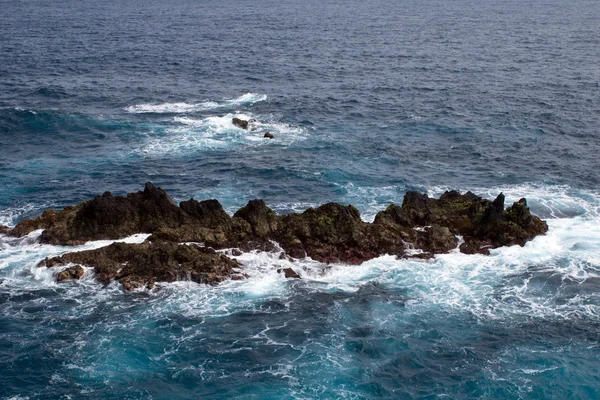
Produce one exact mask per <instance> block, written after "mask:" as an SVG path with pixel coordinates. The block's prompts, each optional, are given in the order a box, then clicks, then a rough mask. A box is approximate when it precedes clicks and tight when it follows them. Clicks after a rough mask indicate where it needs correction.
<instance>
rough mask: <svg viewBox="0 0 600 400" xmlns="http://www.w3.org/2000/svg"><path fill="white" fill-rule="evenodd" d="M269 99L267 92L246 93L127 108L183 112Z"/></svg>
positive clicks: (143, 111) (237, 105) (139, 110)
mask: <svg viewBox="0 0 600 400" xmlns="http://www.w3.org/2000/svg"><path fill="white" fill-rule="evenodd" d="M265 100H267V95H266V94H258V93H246V94H243V95H241V96H240V97H237V98H235V99H227V100H222V101H218V102H217V101H204V102H198V103H186V102H177V103H162V104H149V103H144V104H136V105H133V106H129V107H126V108H125V110H126V111H127V112H129V113H133V114H181V113H192V112H199V111H209V110H216V109H219V108H227V107H239V106H243V105H252V104H255V103H258V102H261V101H265Z"/></svg>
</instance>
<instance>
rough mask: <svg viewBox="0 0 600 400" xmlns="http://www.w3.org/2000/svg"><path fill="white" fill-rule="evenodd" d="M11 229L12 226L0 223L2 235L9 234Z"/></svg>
mask: <svg viewBox="0 0 600 400" xmlns="http://www.w3.org/2000/svg"><path fill="white" fill-rule="evenodd" d="M9 230H10V228H9V227H8V226H5V225H0V235H5V234H7V233H8V231H9Z"/></svg>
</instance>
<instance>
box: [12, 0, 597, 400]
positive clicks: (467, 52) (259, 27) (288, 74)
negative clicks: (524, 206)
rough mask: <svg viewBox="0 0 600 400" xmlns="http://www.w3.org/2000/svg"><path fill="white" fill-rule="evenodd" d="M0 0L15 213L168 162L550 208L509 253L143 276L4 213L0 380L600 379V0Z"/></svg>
mask: <svg viewBox="0 0 600 400" xmlns="http://www.w3.org/2000/svg"><path fill="white" fill-rule="evenodd" d="M0 10H1V11H0V225H2V224H4V225H10V226H13V225H14V224H16V223H17V222H18V221H19V220H21V219H22V218H25V217H28V216H34V215H37V214H39V213H41V212H42V211H43V210H44V209H46V208H61V207H64V206H66V205H69V204H75V203H78V202H80V201H83V200H85V199H88V198H90V197H92V196H94V195H96V194H100V193H102V192H104V191H106V190H110V191H112V192H113V193H114V194H125V193H127V192H131V191H136V190H139V189H141V188H142V187H143V184H144V183H145V182H146V181H152V182H153V183H154V184H155V185H157V186H161V187H162V188H164V189H165V190H166V191H167V192H168V193H169V194H170V195H172V196H173V198H174V199H175V200H185V199H189V198H190V197H193V198H196V199H199V200H202V199H207V198H217V199H219V200H220V201H221V203H222V204H223V205H224V207H225V208H226V209H227V210H228V211H230V212H232V211H234V210H235V209H236V208H237V207H240V206H242V205H244V204H245V203H246V202H247V201H248V200H250V199H254V198H263V199H265V201H266V203H267V204H268V205H269V206H270V207H272V208H273V209H275V210H276V211H278V212H280V213H285V212H290V211H300V210H304V209H306V208H308V207H310V206H314V205H317V204H321V203H323V202H328V201H336V202H341V203H345V204H348V203H351V204H354V205H355V206H357V208H358V209H359V210H360V211H361V213H362V216H363V218H364V219H365V220H372V218H373V217H374V215H375V214H376V212H377V211H379V210H381V209H383V208H384V207H386V206H387V205H388V204H389V203H392V202H395V203H399V202H401V201H402V198H403V195H404V193H405V192H406V191H408V190H420V191H424V192H427V193H429V194H431V195H439V194H441V193H443V191H444V190H446V189H458V190H461V191H466V190H471V191H473V192H475V193H477V194H479V195H482V196H485V197H487V198H494V197H495V196H496V195H497V194H498V193H499V192H500V191H503V192H504V193H505V194H506V196H507V200H508V201H509V202H510V201H516V200H518V199H519V198H520V197H522V196H526V197H527V198H528V200H529V205H530V207H531V209H532V211H533V212H534V213H536V214H537V215H539V216H540V217H542V218H546V219H548V224H549V226H550V230H549V233H548V234H547V235H546V236H544V237H538V238H536V239H535V240H533V241H532V242H530V243H528V244H527V245H526V246H525V247H523V248H521V247H518V246H517V247H510V248H503V249H498V250H495V251H493V252H492V255H491V256H488V257H485V256H479V255H470V256H467V255H462V254H459V253H457V252H453V253H451V254H447V255H441V256H438V257H436V258H435V259H433V260H430V261H420V260H415V261H406V260H403V261H399V260H396V259H394V258H393V257H388V256H383V257H380V258H378V259H375V260H372V261H369V262H367V263H365V264H363V265H362V266H347V265H332V266H330V267H326V266H324V265H321V264H319V263H316V262H313V261H311V260H301V261H295V262H288V261H282V260H279V257H278V256H279V255H278V254H276V253H275V254H266V253H245V254H243V255H241V256H239V257H237V258H238V259H239V260H240V261H241V262H242V263H243V264H244V266H245V270H246V273H247V274H248V275H249V278H248V279H247V280H244V281H227V282H224V283H223V284H221V285H219V286H216V287H207V286H203V285H197V284H193V283H189V282H179V283H176V284H163V285H161V288H160V289H157V290H153V291H145V292H134V293H124V292H123V291H122V289H121V288H120V287H119V286H118V285H116V284H112V285H109V286H107V287H105V286H102V285H100V284H99V283H97V282H96V281H95V280H94V276H93V272H92V271H91V270H88V271H86V275H85V276H84V278H83V280H82V281H79V282H72V283H67V284H64V283H63V284H57V283H55V282H53V279H52V274H53V271H52V270H48V269H37V268H36V267H35V265H36V263H37V262H38V261H39V260H40V259H42V258H44V257H46V256H48V255H55V254H61V253H63V252H65V251H67V250H68V249H67V248H64V247H57V246H49V245H40V244H36V242H35V235H36V234H35V233H34V234H33V235H31V236H30V237H28V238H23V239H11V238H8V237H5V236H0V398H2V399H31V400H33V399H69V398H71V399H100V398H102V399H138V398H144V399H145V398H152V399H190V398H206V399H208V398H214V399H221V398H223V399H252V398H254V399H379V398H399V399H401V398H425V399H437V398H450V399H463V398H484V399H515V398H521V399H547V398H574V399H595V398H598V397H600V377H599V375H598V369H599V367H600V345H599V340H600V192H599V189H598V185H599V183H600V175H599V173H598V171H600V157H598V154H599V149H600V128H599V127H600V68H599V66H598V65H599V64H598V61H599V54H600V53H599V49H600V3H599V2H598V1H592V0H590V1H588V0H573V1H569V2H565V1H560V0H539V1H538V0H528V1H517V0H499V1H492V0H479V1H475V0H454V1H449V0H443V1H442V0H432V1H427V2H424V1H416V0H400V1H385V0H367V1H361V2H359V1H355V0H349V1H341V0H323V1H314V0H307V1H303V2H292V1H287V0H284V1H272V0H257V1H246V0H239V1H234V0H220V1H216V0H206V1H192V0H174V1H171V2H164V1H157V0H148V1H143V2H142V1H139V0H131V1H125V2H117V1H114V0H106V1H90V0H84V1H65V0H53V1H36V0H23V1H8V0H0ZM233 117H239V118H244V119H255V120H256V123H255V125H254V127H255V130H251V131H243V130H241V129H238V128H236V127H235V126H234V125H233V124H232V123H231V119H232V118H233ZM267 131H268V132H271V133H272V134H273V135H274V136H275V139H273V140H268V139H264V138H263V135H264V133H265V132H267ZM143 239H144V237H143V236H138V237H133V238H129V239H128V240H130V241H141V240H143ZM106 244H107V242H93V243H88V244H86V245H85V246H84V248H93V247H98V246H102V245H106ZM281 266H291V267H292V268H294V269H295V270H296V271H297V272H298V273H299V274H300V275H301V276H302V278H303V279H302V280H294V281H292V280H286V279H284V278H283V276H281V275H280V274H277V272H276V269H277V268H278V267H279V268H280V267H281Z"/></svg>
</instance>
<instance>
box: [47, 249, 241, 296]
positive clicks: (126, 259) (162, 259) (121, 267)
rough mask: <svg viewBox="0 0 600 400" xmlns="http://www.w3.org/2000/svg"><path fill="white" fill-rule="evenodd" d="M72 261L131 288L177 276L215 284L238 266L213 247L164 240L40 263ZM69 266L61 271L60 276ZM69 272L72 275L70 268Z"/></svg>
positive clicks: (150, 284)
mask: <svg viewBox="0 0 600 400" xmlns="http://www.w3.org/2000/svg"><path fill="white" fill-rule="evenodd" d="M71 263H76V264H82V265H86V266H88V267H93V268H94V271H95V273H96V277H97V279H98V280H99V281H100V282H103V283H108V282H110V281H111V280H118V281H119V282H121V283H122V284H123V286H124V287H125V289H128V290H131V289H135V288H139V287H150V288H151V287H153V286H154V283H155V282H174V281H177V280H189V281H194V282H198V283H208V284H216V283H218V282H221V281H222V280H224V279H226V278H228V277H229V276H231V275H234V274H235V269H236V268H238V267H239V264H238V263H237V262H236V261H235V260H232V259H230V258H228V257H226V256H224V255H222V254H218V253H216V252H215V251H214V250H212V249H209V248H206V247H201V246H196V245H184V244H177V243H171V242H162V241H157V242H144V243H141V244H128V243H113V244H111V245H110V246H107V247H103V248H100V249H96V250H87V251H81V252H73V253H67V254H65V255H62V256H60V257H53V258H46V259H45V260H43V261H41V262H40V263H39V265H38V266H40V267H54V266H57V265H68V264H71ZM79 268H81V267H79ZM68 270H69V269H67V270H64V271H62V272H61V273H59V275H58V276H57V280H59V279H60V278H61V276H62V274H63V273H64V272H65V271H68ZM68 274H69V276H73V274H72V273H71V272H68ZM81 275H83V274H81ZM79 277H81V276H79ZM64 279H78V278H67V277H66V275H65V278H64ZM60 280H62V279H60Z"/></svg>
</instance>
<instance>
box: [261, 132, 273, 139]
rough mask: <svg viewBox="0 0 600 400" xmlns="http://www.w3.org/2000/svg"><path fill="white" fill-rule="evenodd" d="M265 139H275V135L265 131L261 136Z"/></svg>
mask: <svg viewBox="0 0 600 400" xmlns="http://www.w3.org/2000/svg"><path fill="white" fill-rule="evenodd" d="M263 137H264V138H265V139H275V136H274V135H273V134H272V133H271V132H267V133H265V135H264V136H263Z"/></svg>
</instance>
